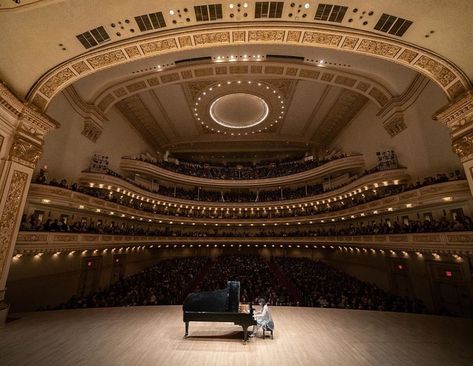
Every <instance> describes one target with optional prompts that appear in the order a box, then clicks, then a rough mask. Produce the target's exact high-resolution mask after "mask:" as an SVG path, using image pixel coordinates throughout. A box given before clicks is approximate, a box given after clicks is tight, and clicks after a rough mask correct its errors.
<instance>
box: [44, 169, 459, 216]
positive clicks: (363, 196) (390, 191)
mask: <svg viewBox="0 0 473 366" xmlns="http://www.w3.org/2000/svg"><path fill="white" fill-rule="evenodd" d="M462 178H463V177H462V176H461V175H460V174H459V173H458V172H455V173H451V174H450V175H447V174H438V175H437V176H436V177H427V178H425V179H424V180H423V182H420V181H419V182H417V183H415V184H399V185H392V186H381V187H379V188H376V189H370V190H363V191H361V192H358V193H357V194H354V195H352V196H351V197H348V198H344V199H339V200H337V201H332V202H324V203H322V202H320V203H319V204H318V205H316V204H311V205H308V204H303V205H302V204H299V205H292V206H288V205H285V206H284V205H283V206H279V207H278V206H275V207H274V208H273V209H271V210H269V209H268V210H266V209H264V208H261V209H254V210H251V209H249V210H248V209H240V208H230V207H227V208H223V207H222V208H219V209H216V208H215V209H214V210H210V209H205V208H204V207H200V208H198V207H199V206H197V207H196V206H189V205H186V206H187V207H184V206H183V205H179V206H178V205H174V206H171V205H169V206H163V205H157V204H155V203H153V202H152V200H150V199H137V198H133V197H130V196H128V195H125V194H123V192H116V191H110V190H108V189H105V188H99V187H86V186H78V185H77V184H73V185H71V187H70V189H72V190H74V191H79V192H81V193H84V194H87V195H90V196H93V197H97V198H100V199H104V200H107V201H111V202H114V203H118V204H120V205H124V206H128V207H131V208H134V209H136V210H140V211H144V212H149V213H155V214H160V215H166V216H173V217H188V218H210V219H271V218H281V217H298V216H313V215H317V214H321V213H326V212H334V211H338V210H343V209H348V208H351V207H354V206H357V205H361V204H364V203H368V202H372V201H375V200H378V199H381V198H384V197H388V196H392V195H396V194H400V193H402V192H406V191H409V190H412V189H418V188H421V187H424V186H427V185H432V184H437V183H443V182H446V181H451V180H457V179H462ZM36 182H37V183H38V182H39V183H41V184H48V182H47V179H46V178H45V175H44V174H41V173H40V175H39V176H38V177H37V179H36ZM49 184H50V185H54V186H60V187H63V188H69V187H68V185H67V182H66V180H64V179H63V180H61V181H60V182H58V181H57V180H55V179H53V180H51V182H49ZM316 186H317V185H312V186H308V187H301V188H296V189H282V190H277V191H261V192H259V193H258V197H261V198H262V201H267V200H269V201H271V200H274V201H280V200H282V198H281V197H292V198H294V196H297V195H298V194H301V195H302V194H304V195H307V196H311V195H314V194H316V192H317V191H318V190H319V193H322V192H323V189H322V186H321V185H318V186H319V188H316ZM171 191H172V192H171ZM185 192H186V191H185V190H184V189H182V188H174V189H170V188H166V187H164V186H161V187H160V191H159V193H160V194H161V193H163V194H166V195H171V196H172V195H173V193H176V197H178V196H179V197H178V198H183V197H182V196H180V195H181V194H182V195H184V196H185V197H184V198H187V199H195V198H199V199H201V200H203V201H207V199H208V198H209V197H213V199H214V200H215V201H221V200H222V198H223V199H224V200H225V199H227V198H231V199H230V200H231V201H238V202H243V201H244V200H243V201H239V200H240V198H242V197H244V196H246V198H249V197H250V196H251V195H252V194H253V193H251V192H247V193H221V192H212V193H211V194H210V195H208V192H210V191H203V190H199V189H197V191H193V192H192V193H190V194H187V193H185ZM297 192H298V193H297ZM255 195H256V194H255ZM217 196H220V199H219V198H217ZM225 197H226V198H225ZM301 197H303V196H301ZM299 198H300V197H299ZM209 201H213V200H212V199H211V200H209ZM198 204H199V202H195V205H198ZM181 206H182V207H181Z"/></svg>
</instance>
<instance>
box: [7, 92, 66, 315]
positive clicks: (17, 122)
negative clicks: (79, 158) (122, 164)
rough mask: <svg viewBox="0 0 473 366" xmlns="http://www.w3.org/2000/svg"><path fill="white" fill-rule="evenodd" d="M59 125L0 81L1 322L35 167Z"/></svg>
mask: <svg viewBox="0 0 473 366" xmlns="http://www.w3.org/2000/svg"><path fill="white" fill-rule="evenodd" d="M57 127H59V125H58V123H57V122H55V121H54V120H52V119H51V118H49V117H48V116H47V115H45V114H43V113H41V112H39V111H38V109H37V108H36V107H34V106H32V105H29V104H26V103H23V102H22V101H21V100H19V99H18V98H17V97H16V96H15V95H13V94H12V93H11V92H10V91H9V90H8V89H7V87H6V86H5V85H3V84H1V83H0V324H3V323H4V321H5V319H6V315H7V312H8V305H7V304H6V303H5V301H4V299H5V291H6V288H5V285H6V282H7V277H8V271H9V269H10V264H11V260H12V255H13V252H14V249H15V243H16V238H17V235H18V231H19V227H20V223H21V216H22V212H23V208H24V205H25V202H26V196H27V194H28V188H29V185H30V182H31V177H32V174H33V170H34V168H35V166H36V163H37V162H38V160H39V158H40V155H41V152H42V146H43V139H44V136H45V135H46V133H48V132H49V131H50V130H52V129H55V128H57Z"/></svg>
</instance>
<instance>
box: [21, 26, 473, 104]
mask: <svg viewBox="0 0 473 366" xmlns="http://www.w3.org/2000/svg"><path fill="white" fill-rule="evenodd" d="M242 44H253V45H258V44H266V45H268V44H276V45H282V44H285V45H291V46H300V47H317V48H329V49H337V50H340V51H346V52H355V53H359V54H363V55H365V56H369V57H376V58H381V59H384V60H388V61H391V62H395V63H399V64H401V65H404V66H405V67H408V68H411V69H413V70H415V71H417V72H420V73H422V74H424V75H426V76H427V77H429V78H430V79H432V80H433V81H435V82H436V83H437V84H438V85H439V86H440V87H441V88H442V90H443V91H444V93H445V94H446V96H447V98H448V99H449V100H453V99H455V97H457V96H459V95H461V94H462V93H463V92H465V91H466V90H469V89H471V83H470V81H469V79H468V78H467V77H466V76H465V74H464V73H463V71H462V70H461V69H459V68H458V67H457V66H456V65H454V64H453V63H451V62H450V61H448V60H447V59H445V58H443V57H442V56H440V55H436V54H434V53H433V52H430V51H428V50H425V49H422V48H420V47H418V46H415V45H413V44H409V43H406V42H402V41H400V40H397V39H393V38H389V37H382V36H379V35H373V34H371V33H368V32H362V31H356V30H350V31H349V32H348V31H345V32H343V31H338V30H334V29H333V28H330V27H322V26H320V25H312V26H308V25H304V26H299V27H294V26H293V25H288V23H287V22H280V24H278V27H277V28H276V27H274V25H271V26H265V25H259V26H254V25H253V26H250V25H247V24H242V23H240V24H238V26H236V25H234V24H232V25H225V24H218V25H216V26H213V27H212V26H209V25H205V26H202V27H193V29H192V30H178V31H167V32H166V31H165V32H159V33H158V34H157V33H153V34H148V35H143V36H140V37H136V38H135V39H133V40H132V41H130V40H128V41H125V40H124V41H121V42H116V43H114V44H113V45H110V46H104V47H100V48H98V49H95V50H93V51H89V52H86V53H84V54H82V55H80V56H78V57H75V58H72V59H70V60H68V61H66V62H64V63H62V64H60V65H58V66H56V67H54V68H53V69H51V70H50V71H48V72H47V73H46V74H45V75H43V76H42V77H41V78H40V79H39V80H38V81H37V82H36V83H35V84H34V86H33V87H32V88H31V90H30V91H29V93H28V95H27V100H28V101H29V102H31V103H32V104H34V105H35V106H37V107H38V108H40V109H41V110H42V111H45V110H46V108H47V106H48V104H49V103H50V101H51V100H52V98H53V97H54V95H56V94H57V93H59V92H60V91H61V90H62V89H64V88H65V87H66V86H68V85H70V84H72V83H73V82H75V81H77V80H79V79H81V78H83V77H85V76H88V75H91V74H93V73H95V72H97V71H99V70H103V69H105V68H109V67H113V66H116V65H119V64H124V63H127V62H131V61H136V60H139V59H143V58H149V57H153V56H157V55H164V54H170V53H175V52H179V51H181V50H189V49H192V48H196V47H198V48H215V47H219V46H228V45H242Z"/></svg>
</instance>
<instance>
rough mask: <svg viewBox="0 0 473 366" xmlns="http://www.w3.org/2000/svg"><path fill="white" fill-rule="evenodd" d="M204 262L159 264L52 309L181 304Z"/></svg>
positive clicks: (198, 259) (205, 259)
mask: <svg viewBox="0 0 473 366" xmlns="http://www.w3.org/2000/svg"><path fill="white" fill-rule="evenodd" d="M208 259H209V258H208V257H188V258H175V259H168V260H162V261H160V262H159V263H158V264H156V265H154V266H152V267H150V268H148V269H146V270H144V271H142V272H140V273H138V274H135V275H133V276H129V277H126V278H123V279H120V280H119V281H118V282H116V283H114V284H112V285H110V286H109V287H107V288H105V289H103V290H98V291H95V292H93V293H91V294H87V295H86V296H73V297H72V298H71V299H70V300H69V301H67V302H66V303H64V304H61V305H59V306H58V307H56V309H77V308H98V307H113V306H141V305H176V304H181V303H182V301H183V299H184V297H185V296H186V295H187V293H188V292H189V291H190V290H191V287H190V286H191V285H192V283H193V282H194V281H195V279H196V278H197V276H198V275H199V274H200V272H201V271H202V270H203V269H204V267H205V265H206V263H207V262H208Z"/></svg>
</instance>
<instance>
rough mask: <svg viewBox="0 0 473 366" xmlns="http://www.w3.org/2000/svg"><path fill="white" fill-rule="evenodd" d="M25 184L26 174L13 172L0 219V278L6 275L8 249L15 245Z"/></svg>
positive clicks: (26, 181) (17, 171) (26, 180)
mask: <svg viewBox="0 0 473 366" xmlns="http://www.w3.org/2000/svg"><path fill="white" fill-rule="evenodd" d="M27 183H28V174H27V173H25V172H21V171H19V170H15V171H14V172H13V176H12V179H11V181H10V186H9V187H8V193H7V195H6V201H5V205H4V207H3V212H2V215H1V217H0V278H3V277H4V276H5V275H6V274H5V273H4V272H5V270H6V266H7V263H8V260H9V258H8V256H9V254H10V251H11V249H10V248H11V247H12V246H14V245H15V243H14V242H13V237H14V235H15V232H16V230H17V221H18V218H19V216H20V215H21V212H20V207H21V202H22V200H23V197H24V196H25V193H26V192H25V191H26V185H27Z"/></svg>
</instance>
